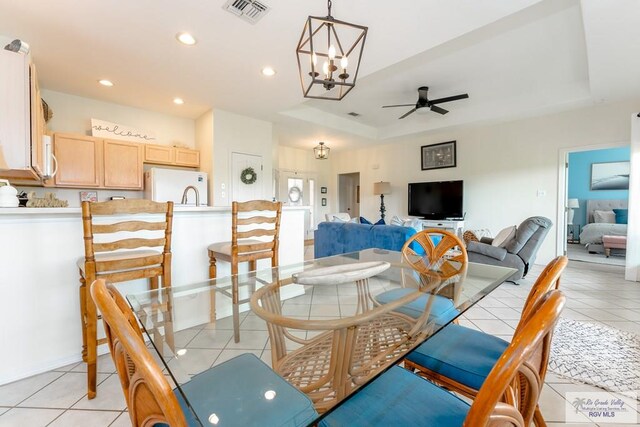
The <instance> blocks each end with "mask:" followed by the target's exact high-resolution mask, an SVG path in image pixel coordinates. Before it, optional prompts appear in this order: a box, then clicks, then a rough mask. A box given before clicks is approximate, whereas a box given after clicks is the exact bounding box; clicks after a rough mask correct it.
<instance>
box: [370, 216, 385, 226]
mask: <svg viewBox="0 0 640 427" xmlns="http://www.w3.org/2000/svg"><path fill="white" fill-rule="evenodd" d="M373 225H387V224H386V223H385V222H384V219H382V218H380V219H379V220H378V222H376V223H375V224H373Z"/></svg>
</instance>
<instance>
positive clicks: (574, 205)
mask: <svg viewBox="0 0 640 427" xmlns="http://www.w3.org/2000/svg"><path fill="white" fill-rule="evenodd" d="M567 207H568V208H570V209H578V208H579V207H580V202H579V201H578V199H569V200H568V201H567Z"/></svg>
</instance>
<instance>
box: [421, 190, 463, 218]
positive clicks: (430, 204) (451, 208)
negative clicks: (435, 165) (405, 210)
mask: <svg viewBox="0 0 640 427" xmlns="http://www.w3.org/2000/svg"><path fill="white" fill-rule="evenodd" d="M462 195H463V185H462V181H439V182H416V183H411V184H409V215H411V216H421V217H422V218H423V219H434V220H441V219H446V218H462V217H463V213H462Z"/></svg>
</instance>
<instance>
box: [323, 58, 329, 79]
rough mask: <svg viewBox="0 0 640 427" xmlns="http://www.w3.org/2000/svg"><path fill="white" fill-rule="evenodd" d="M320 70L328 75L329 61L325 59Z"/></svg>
mask: <svg viewBox="0 0 640 427" xmlns="http://www.w3.org/2000/svg"><path fill="white" fill-rule="evenodd" d="M322 72H323V73H324V74H325V76H327V77H328V76H329V63H328V62H327V61H324V64H322Z"/></svg>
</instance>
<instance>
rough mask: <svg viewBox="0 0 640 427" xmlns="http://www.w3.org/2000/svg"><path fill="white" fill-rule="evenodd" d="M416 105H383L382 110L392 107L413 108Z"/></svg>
mask: <svg viewBox="0 0 640 427" xmlns="http://www.w3.org/2000/svg"><path fill="white" fill-rule="evenodd" d="M415 105H416V104H398V105H383V106H382V108H394V107H414V106H415Z"/></svg>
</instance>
